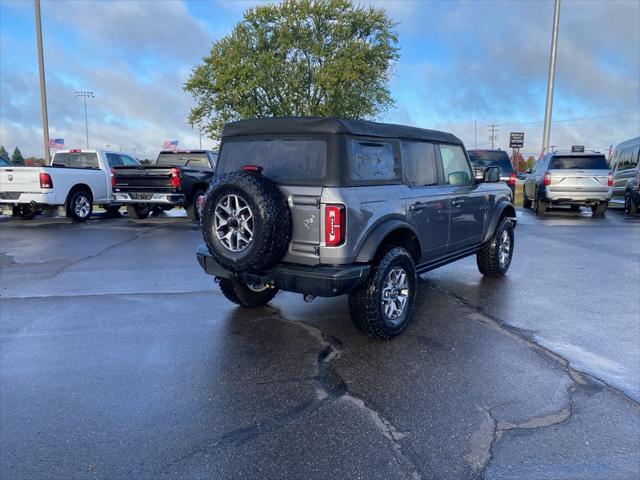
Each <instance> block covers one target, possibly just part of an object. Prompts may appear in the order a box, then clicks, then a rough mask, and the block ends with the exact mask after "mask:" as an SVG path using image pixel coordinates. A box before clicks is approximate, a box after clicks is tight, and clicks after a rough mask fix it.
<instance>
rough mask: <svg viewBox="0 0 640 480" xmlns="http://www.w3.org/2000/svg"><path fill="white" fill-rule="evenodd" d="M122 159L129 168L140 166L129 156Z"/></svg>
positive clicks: (122, 156) (121, 156)
mask: <svg viewBox="0 0 640 480" xmlns="http://www.w3.org/2000/svg"><path fill="white" fill-rule="evenodd" d="M120 158H121V159H122V163H123V165H126V166H128V167H134V166H136V165H138V162H136V161H135V160H134V159H133V158H131V157H130V156H129V155H120Z"/></svg>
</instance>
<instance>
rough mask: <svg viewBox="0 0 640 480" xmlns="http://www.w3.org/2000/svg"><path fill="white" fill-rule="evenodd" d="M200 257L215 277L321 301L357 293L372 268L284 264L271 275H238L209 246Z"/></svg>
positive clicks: (209, 272)
mask: <svg viewBox="0 0 640 480" xmlns="http://www.w3.org/2000/svg"><path fill="white" fill-rule="evenodd" d="M196 257H197V258H198V262H199V263H200V266H201V267H202V269H203V270H204V271H205V272H207V273H208V274H209V275H213V276H215V277H220V278H237V279H238V280H240V281H243V282H247V283H264V284H268V285H273V286H274V287H278V288H279V289H281V290H285V291H287V292H297V293H302V294H304V295H314V296H317V297H335V296H337V295H342V294H343V293H348V292H350V291H352V290H354V289H355V288H357V287H359V286H360V285H361V284H362V283H364V281H365V280H366V279H367V277H368V275H369V270H370V268H371V267H370V266H369V265H367V264H363V263H352V264H348V265H336V266H327V265H317V266H314V267H311V266H307V265H296V264H292V263H283V264H280V265H278V266H277V267H275V268H274V269H272V270H269V271H268V272H262V273H244V272H243V273H240V274H235V273H232V272H230V271H228V270H226V269H225V268H224V267H222V266H221V265H220V264H219V263H218V262H217V261H216V260H215V258H213V257H212V256H211V254H210V253H209V249H208V248H207V246H206V245H200V246H199V247H198V250H197V251H196Z"/></svg>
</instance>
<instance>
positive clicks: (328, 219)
mask: <svg viewBox="0 0 640 480" xmlns="http://www.w3.org/2000/svg"><path fill="white" fill-rule="evenodd" d="M324 219H325V220H324V222H325V223H324V238H325V244H326V245H327V247H337V246H338V245H342V244H343V243H344V234H345V227H344V226H345V209H344V205H326V206H325V207H324Z"/></svg>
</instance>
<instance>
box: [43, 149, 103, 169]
mask: <svg viewBox="0 0 640 480" xmlns="http://www.w3.org/2000/svg"><path fill="white" fill-rule="evenodd" d="M51 164H52V165H55V166H59V167H69V168H100V165H99V164H98V156H97V155H96V154H95V153H89V152H79V153H69V152H60V153H56V154H55V156H54V157H53V162H52V163H51Z"/></svg>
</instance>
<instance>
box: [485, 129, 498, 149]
mask: <svg viewBox="0 0 640 480" xmlns="http://www.w3.org/2000/svg"><path fill="white" fill-rule="evenodd" d="M487 126H488V127H489V141H490V142H491V150H493V149H494V144H495V141H496V140H497V139H498V136H497V135H496V132H499V131H500V130H499V129H497V128H496V127H497V126H498V125H496V124H495V123H492V124H491V125H487Z"/></svg>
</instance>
